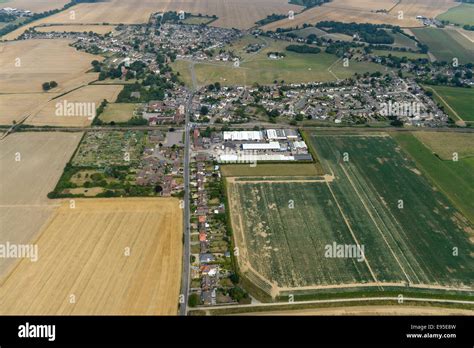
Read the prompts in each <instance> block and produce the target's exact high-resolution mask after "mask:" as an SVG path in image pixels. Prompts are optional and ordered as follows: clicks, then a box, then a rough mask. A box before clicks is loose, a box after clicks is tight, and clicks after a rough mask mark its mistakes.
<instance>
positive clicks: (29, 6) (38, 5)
mask: <svg viewBox="0 0 474 348" xmlns="http://www.w3.org/2000/svg"><path fill="white" fill-rule="evenodd" d="M68 2H69V0H8V1H7V2H6V3H4V4H2V6H3V7H13V8H19V9H22V10H30V11H31V12H38V13H39V12H44V11H49V10H54V9H57V8H62V7H63V6H64V5H66V4H67V3H68Z"/></svg>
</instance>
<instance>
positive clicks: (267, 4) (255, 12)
mask: <svg viewBox="0 0 474 348" xmlns="http://www.w3.org/2000/svg"><path fill="white" fill-rule="evenodd" d="M302 9H303V8H302V7H301V6H296V5H290V4H288V1H287V0H228V1H225V2H223V1H221V0H182V1H175V0H135V1H129V0H111V1H107V2H105V1H104V2H97V3H82V4H78V5H75V6H73V7H72V8H70V9H68V10H67V11H62V12H60V13H57V14H55V15H53V16H50V17H46V18H42V19H40V20H38V21H34V22H33V23H30V24H28V25H27V26H24V27H21V28H19V29H17V30H15V31H13V32H11V33H9V34H7V35H4V36H3V37H2V38H3V39H5V40H13V39H15V38H17V37H18V36H19V35H21V34H22V33H23V32H24V31H25V30H26V29H27V28H30V27H32V26H36V25H40V24H53V23H54V24H96V23H103V22H107V23H112V24H119V23H123V24H138V23H146V22H147V21H148V19H149V17H150V14H151V13H153V12H160V11H185V12H188V13H192V14H196V15H197V14H199V13H201V14H203V15H210V16H213V15H216V16H217V17H218V19H217V20H216V21H215V22H213V23H212V25H214V26H218V27H225V28H240V29H248V28H251V27H253V26H254V25H255V22H257V21H258V20H260V19H262V18H265V17H266V16H267V15H271V14H272V13H279V14H284V13H288V11H290V10H293V11H295V12H298V11H301V10H302ZM70 11H75V17H74V19H71V18H70Z"/></svg>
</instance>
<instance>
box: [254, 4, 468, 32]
mask: <svg viewBox="0 0 474 348" xmlns="http://www.w3.org/2000/svg"><path fill="white" fill-rule="evenodd" d="M396 3H397V2H396V1H394V0H393V1H392V0H383V1H379V0H363V1H353V2H351V1H346V0H333V1H332V2H330V3H327V4H324V5H322V6H319V7H314V8H311V9H309V10H307V11H304V12H302V13H301V14H297V15H295V18H294V19H293V20H289V19H284V20H281V21H277V22H273V23H270V24H268V25H266V26H264V27H263V29H264V30H275V29H276V28H279V27H282V28H287V27H296V26H297V25H299V26H300V27H301V26H302V25H303V24H304V23H310V24H315V23H317V22H320V21H326V20H328V21H330V20H333V21H340V22H356V23H373V24H392V25H398V26H401V27H419V26H422V24H421V22H420V21H419V20H417V19H416V16H417V15H423V16H426V17H436V16H437V15H439V14H441V13H444V12H446V11H447V10H448V9H450V8H451V7H454V6H457V5H459V3H458V2H456V1H455V0H402V1H401V3H400V4H398V5H396ZM377 10H386V11H387V13H382V12H379V13H376V12H375V11H377ZM399 11H403V19H398V16H399Z"/></svg>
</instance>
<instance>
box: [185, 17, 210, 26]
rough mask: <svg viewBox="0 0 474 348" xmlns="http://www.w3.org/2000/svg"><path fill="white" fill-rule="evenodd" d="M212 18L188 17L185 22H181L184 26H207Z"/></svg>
mask: <svg viewBox="0 0 474 348" xmlns="http://www.w3.org/2000/svg"><path fill="white" fill-rule="evenodd" d="M213 19H214V18H212V17H204V16H202V17H198V16H191V17H188V18H186V19H185V20H183V21H182V22H183V23H184V24H195V25H199V24H207V23H209V22H210V21H212V20H213Z"/></svg>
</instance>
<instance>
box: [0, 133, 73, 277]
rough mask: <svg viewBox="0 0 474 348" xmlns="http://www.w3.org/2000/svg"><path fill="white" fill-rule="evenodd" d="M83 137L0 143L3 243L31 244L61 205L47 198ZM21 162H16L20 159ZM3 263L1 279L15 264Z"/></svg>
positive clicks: (16, 136) (26, 136)
mask: <svg viewBox="0 0 474 348" xmlns="http://www.w3.org/2000/svg"><path fill="white" fill-rule="evenodd" d="M81 136H82V134H81V133H59V132H54V133H47V132H39V133H13V134H10V135H9V136H7V137H6V138H5V139H3V140H1V141H0V177H1V178H2V179H1V180H0V243H2V244H3V243H5V242H6V241H10V242H11V243H20V244H21V243H28V242H29V241H30V240H31V239H32V238H33V237H34V236H35V235H36V234H37V233H38V232H39V231H40V228H41V226H42V225H43V224H44V223H45V222H46V221H47V220H48V218H49V217H50V215H51V214H52V213H53V211H54V210H55V207H56V206H57V204H58V202H56V201H51V200H49V199H48V198H47V194H48V192H50V191H52V190H53V188H54V187H55V186H56V183H57V181H58V180H59V178H60V176H61V174H62V172H63V168H64V166H65V165H66V163H67V162H68V161H69V159H70V158H71V156H72V154H73V152H74V150H75V149H76V147H77V145H78V144H79V141H80V139H81ZM17 156H20V157H19V159H20V160H19V161H16V159H17V158H16V157H17ZM12 263H13V262H12V260H11V259H0V277H1V276H2V274H4V272H6V270H7V268H8V267H10V265H11V264H12Z"/></svg>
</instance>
